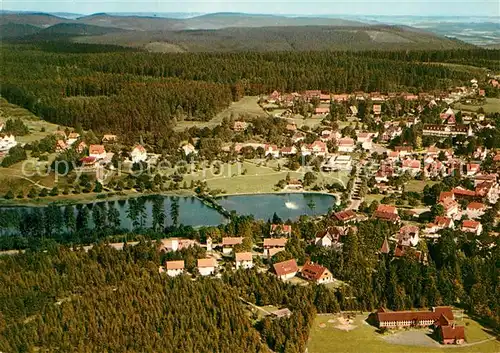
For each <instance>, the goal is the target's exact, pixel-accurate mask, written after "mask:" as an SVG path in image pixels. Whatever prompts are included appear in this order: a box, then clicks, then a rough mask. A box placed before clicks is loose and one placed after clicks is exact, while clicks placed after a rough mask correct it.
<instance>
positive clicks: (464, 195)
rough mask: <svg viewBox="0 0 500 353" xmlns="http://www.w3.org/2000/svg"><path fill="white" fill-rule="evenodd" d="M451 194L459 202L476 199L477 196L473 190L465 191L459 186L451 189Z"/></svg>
mask: <svg viewBox="0 0 500 353" xmlns="http://www.w3.org/2000/svg"><path fill="white" fill-rule="evenodd" d="M451 192H452V193H453V197H454V198H455V199H456V200H460V199H461V200H474V199H476V198H477V194H476V191H475V190H468V189H465V188H463V187H461V186H459V187H456V188H453V189H452V190H451Z"/></svg>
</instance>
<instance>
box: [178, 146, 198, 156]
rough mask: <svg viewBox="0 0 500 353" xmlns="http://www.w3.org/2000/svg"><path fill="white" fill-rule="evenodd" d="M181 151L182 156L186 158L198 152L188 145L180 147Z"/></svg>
mask: <svg viewBox="0 0 500 353" xmlns="http://www.w3.org/2000/svg"><path fill="white" fill-rule="evenodd" d="M181 148H182V151H183V152H184V155H185V156H186V157H187V156H189V155H191V154H198V151H197V150H196V148H194V146H193V145H192V144H190V143H187V144H185V145H184V146H182V147H181Z"/></svg>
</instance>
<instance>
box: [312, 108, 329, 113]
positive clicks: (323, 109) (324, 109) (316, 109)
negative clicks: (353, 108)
mask: <svg viewBox="0 0 500 353" xmlns="http://www.w3.org/2000/svg"><path fill="white" fill-rule="evenodd" d="M314 114H316V115H328V114H330V107H316V108H315V109H314Z"/></svg>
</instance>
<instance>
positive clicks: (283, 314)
mask: <svg viewBox="0 0 500 353" xmlns="http://www.w3.org/2000/svg"><path fill="white" fill-rule="evenodd" d="M271 316H272V317H273V318H274V319H281V318H287V317H290V316H292V312H291V310H290V309H288V308H283V309H279V310H275V311H272V312H271Z"/></svg>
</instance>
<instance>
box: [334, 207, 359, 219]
mask: <svg viewBox="0 0 500 353" xmlns="http://www.w3.org/2000/svg"><path fill="white" fill-rule="evenodd" d="M333 216H334V217H335V218H337V219H338V220H339V221H347V220H350V219H353V218H356V213H355V212H354V211H353V210H346V211H340V212H337V213H335V214H334V215H333Z"/></svg>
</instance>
